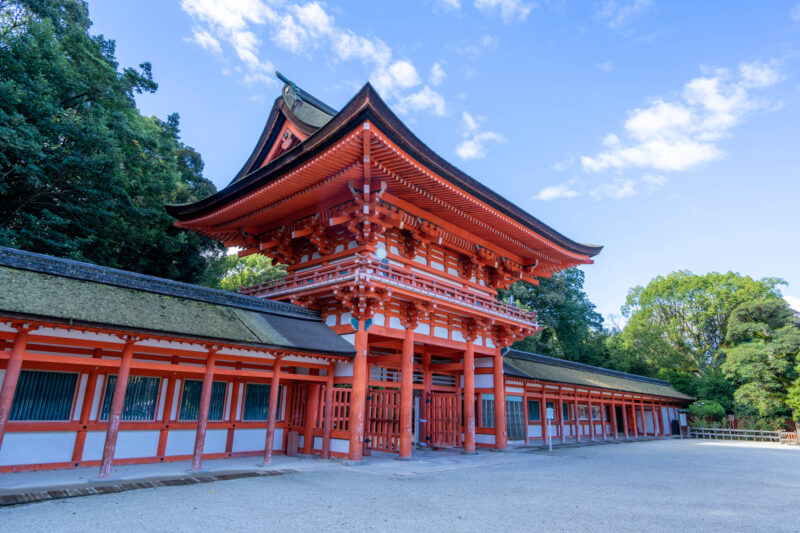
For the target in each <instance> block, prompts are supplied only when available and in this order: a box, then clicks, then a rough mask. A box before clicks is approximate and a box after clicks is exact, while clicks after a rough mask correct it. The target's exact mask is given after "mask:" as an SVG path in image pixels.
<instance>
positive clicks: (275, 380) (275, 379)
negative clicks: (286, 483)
mask: <svg viewBox="0 0 800 533" xmlns="http://www.w3.org/2000/svg"><path fill="white" fill-rule="evenodd" d="M280 375H281V359H280V358H276V359H275V364H274V366H273V374H272V384H271V386H270V389H269V412H268V415H267V417H268V418H267V441H266V443H265V446H264V465H271V464H272V451H273V448H274V447H275V421H276V419H277V416H278V395H279V394H280V384H281V378H280ZM284 433H286V431H285V430H284Z"/></svg>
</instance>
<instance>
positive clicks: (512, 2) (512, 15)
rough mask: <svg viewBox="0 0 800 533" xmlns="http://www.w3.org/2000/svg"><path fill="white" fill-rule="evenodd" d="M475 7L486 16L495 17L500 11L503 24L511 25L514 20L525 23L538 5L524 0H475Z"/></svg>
mask: <svg viewBox="0 0 800 533" xmlns="http://www.w3.org/2000/svg"><path fill="white" fill-rule="evenodd" d="M475 7H476V8H477V9H478V11H480V12H481V13H483V14H484V15H494V14H495V13H497V12H498V11H499V12H500V16H501V17H502V18H503V22H505V23H506V24H510V23H511V22H513V21H514V19H517V20H520V21H523V22H524V21H525V19H526V18H528V15H529V14H530V12H531V11H532V10H533V8H534V7H536V4H532V3H528V2H523V1H522V0H475Z"/></svg>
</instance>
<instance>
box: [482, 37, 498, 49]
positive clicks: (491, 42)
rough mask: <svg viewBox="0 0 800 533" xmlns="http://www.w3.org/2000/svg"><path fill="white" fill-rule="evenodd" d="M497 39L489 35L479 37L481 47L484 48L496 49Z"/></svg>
mask: <svg viewBox="0 0 800 533" xmlns="http://www.w3.org/2000/svg"><path fill="white" fill-rule="evenodd" d="M497 44H498V42H497V38H496V37H492V36H491V35H484V36H483V37H481V46H483V47H484V48H497Z"/></svg>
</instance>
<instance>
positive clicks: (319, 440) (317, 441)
mask: <svg viewBox="0 0 800 533" xmlns="http://www.w3.org/2000/svg"><path fill="white" fill-rule="evenodd" d="M311 446H312V448H314V449H315V450H321V449H322V437H314V444H312V445H311Z"/></svg>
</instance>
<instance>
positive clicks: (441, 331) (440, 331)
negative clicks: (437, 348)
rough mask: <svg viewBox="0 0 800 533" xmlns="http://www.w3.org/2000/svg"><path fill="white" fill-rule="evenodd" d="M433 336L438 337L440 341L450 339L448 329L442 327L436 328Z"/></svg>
mask: <svg viewBox="0 0 800 533" xmlns="http://www.w3.org/2000/svg"><path fill="white" fill-rule="evenodd" d="M433 336H434V337H438V338H440V339H446V338H448V337H449V331H447V328H443V327H441V326H434V327H433Z"/></svg>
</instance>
